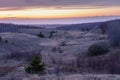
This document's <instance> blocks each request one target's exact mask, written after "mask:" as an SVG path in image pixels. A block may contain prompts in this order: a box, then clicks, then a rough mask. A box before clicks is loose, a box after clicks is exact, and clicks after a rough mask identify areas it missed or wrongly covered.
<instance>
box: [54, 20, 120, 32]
mask: <svg viewBox="0 0 120 80" xmlns="http://www.w3.org/2000/svg"><path fill="white" fill-rule="evenodd" d="M112 22H120V19H116V20H110V21H104V22H93V23H83V24H71V25H64V26H61V27H56V28H55V29H57V30H83V29H96V28H100V27H108V26H109V23H112Z"/></svg>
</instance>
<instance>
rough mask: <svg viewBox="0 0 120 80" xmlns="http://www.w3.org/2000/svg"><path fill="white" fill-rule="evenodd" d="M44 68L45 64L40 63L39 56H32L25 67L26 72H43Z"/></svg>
mask: <svg viewBox="0 0 120 80" xmlns="http://www.w3.org/2000/svg"><path fill="white" fill-rule="evenodd" d="M44 70H45V65H44V63H42V59H41V56H34V57H33V58H32V60H31V62H30V64H29V65H28V66H27V67H25V71H26V72H27V73H43V72H44Z"/></svg>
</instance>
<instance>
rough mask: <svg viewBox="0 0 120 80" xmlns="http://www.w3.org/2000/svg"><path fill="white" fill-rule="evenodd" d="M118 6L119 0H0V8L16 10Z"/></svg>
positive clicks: (119, 4)
mask: <svg viewBox="0 0 120 80" xmlns="http://www.w3.org/2000/svg"><path fill="white" fill-rule="evenodd" d="M110 6H120V0H0V10H2V9H3V10H4V9H8V10H14V9H15V10H17V9H26V8H29V7H39V8H42V7H53V8H57V9H61V8H62V9H66V8H67V9H75V8H89V7H90V8H101V7H110Z"/></svg>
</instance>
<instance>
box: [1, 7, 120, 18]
mask: <svg viewBox="0 0 120 80" xmlns="http://www.w3.org/2000/svg"><path fill="white" fill-rule="evenodd" d="M119 15H120V7H112V8H98V9H60V10H59V9H47V8H43V9H41V8H31V9H23V10H8V11H0V18H31V19H40V18H42V19H44V18H45V19H49V18H80V17H92V16H119Z"/></svg>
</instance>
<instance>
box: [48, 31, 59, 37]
mask: <svg viewBox="0 0 120 80" xmlns="http://www.w3.org/2000/svg"><path fill="white" fill-rule="evenodd" d="M54 33H57V31H51V32H50V35H49V38H51V37H52V36H53V34H54Z"/></svg>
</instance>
